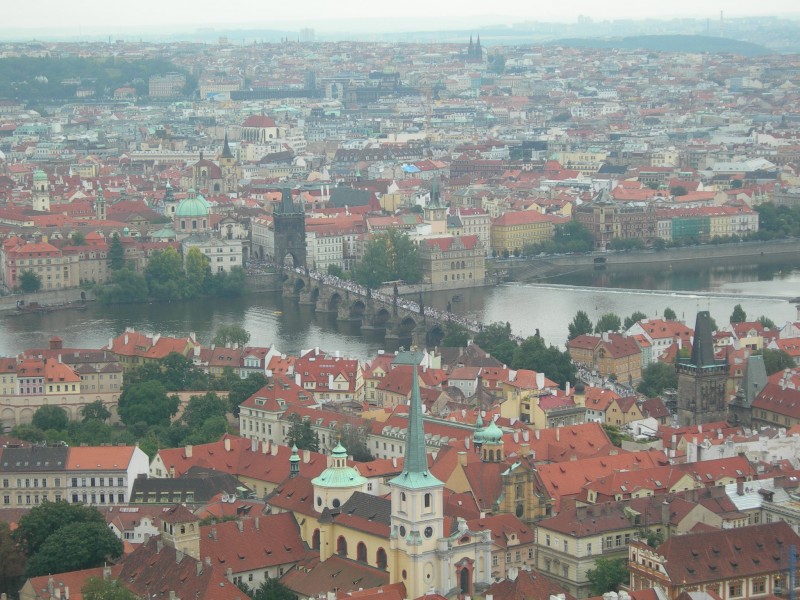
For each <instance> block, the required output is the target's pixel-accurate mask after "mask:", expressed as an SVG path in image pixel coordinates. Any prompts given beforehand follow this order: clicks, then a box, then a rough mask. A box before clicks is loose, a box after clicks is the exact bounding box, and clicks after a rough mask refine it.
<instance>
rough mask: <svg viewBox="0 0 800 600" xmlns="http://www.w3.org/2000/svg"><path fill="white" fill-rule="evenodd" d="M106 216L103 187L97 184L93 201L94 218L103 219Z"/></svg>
mask: <svg viewBox="0 0 800 600" xmlns="http://www.w3.org/2000/svg"><path fill="white" fill-rule="evenodd" d="M107 217H108V213H107V212H106V199H105V196H104V195H103V188H102V187H101V186H97V198H96V199H95V201H94V218H95V219H97V220H98V221H105V220H106V219H107Z"/></svg>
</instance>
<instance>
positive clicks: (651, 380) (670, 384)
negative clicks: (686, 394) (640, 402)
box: [636, 362, 678, 398]
mask: <svg viewBox="0 0 800 600" xmlns="http://www.w3.org/2000/svg"><path fill="white" fill-rule="evenodd" d="M677 387H678V372H677V371H676V370H675V366H674V365H671V364H669V363H662V362H655V363H651V364H649V365H647V367H645V370H644V371H642V380H641V381H640V382H639V386H638V387H637V388H636V390H637V391H638V392H639V393H640V394H644V395H645V396H647V397H648V398H655V397H656V396H658V395H659V394H661V393H662V392H663V391H664V390H674V389H676V388H677Z"/></svg>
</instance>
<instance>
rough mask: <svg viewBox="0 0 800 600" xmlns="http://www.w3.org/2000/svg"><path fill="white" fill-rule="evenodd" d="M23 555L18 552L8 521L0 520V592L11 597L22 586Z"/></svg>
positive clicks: (23, 572) (23, 571)
mask: <svg viewBox="0 0 800 600" xmlns="http://www.w3.org/2000/svg"><path fill="white" fill-rule="evenodd" d="M24 574H25V555H24V554H22V552H20V549H19V548H18V547H17V544H16V543H15V542H14V538H13V537H11V528H10V527H9V526H8V523H6V522H4V521H0V594H6V595H7V596H8V597H11V596H12V595H13V594H16V593H17V591H18V590H19V588H20V587H21V586H22V576H23V575H24Z"/></svg>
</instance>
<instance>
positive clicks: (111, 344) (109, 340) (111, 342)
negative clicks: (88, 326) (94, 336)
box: [108, 338, 114, 350]
mask: <svg viewBox="0 0 800 600" xmlns="http://www.w3.org/2000/svg"><path fill="white" fill-rule="evenodd" d="M108 349H109V350H113V349H114V338H108Z"/></svg>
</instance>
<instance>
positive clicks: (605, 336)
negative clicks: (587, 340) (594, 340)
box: [603, 331, 611, 342]
mask: <svg viewBox="0 0 800 600" xmlns="http://www.w3.org/2000/svg"><path fill="white" fill-rule="evenodd" d="M610 333H611V332H609V331H604V332H603V341H604V342H610V341H611V335H610Z"/></svg>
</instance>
